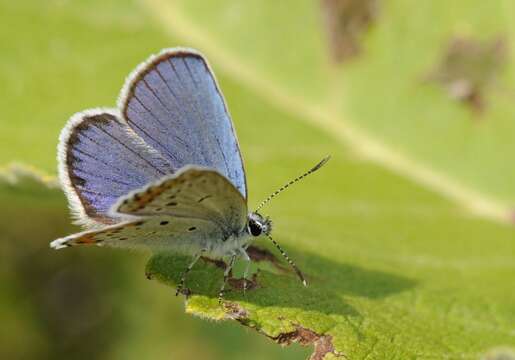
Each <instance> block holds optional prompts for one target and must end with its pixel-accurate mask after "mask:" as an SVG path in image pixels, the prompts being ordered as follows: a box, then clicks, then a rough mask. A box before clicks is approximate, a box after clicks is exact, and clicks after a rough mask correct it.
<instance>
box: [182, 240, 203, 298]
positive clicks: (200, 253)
mask: <svg viewBox="0 0 515 360" xmlns="http://www.w3.org/2000/svg"><path fill="white" fill-rule="evenodd" d="M204 251H206V249H202V250H200V251H199V252H198V254H197V255H195V257H194V258H193V261H192V262H191V264H189V265H188V267H187V268H186V270H184V272H183V273H182V275H181V280H180V281H179V285H177V291H176V292H175V296H178V295H179V294H180V292H181V291H182V288H183V287H184V283H185V282H186V276H187V275H188V273H189V272H190V270H191V269H192V268H193V266H195V263H196V262H197V261H198V259H200V257H201V256H202V254H203V253H204Z"/></svg>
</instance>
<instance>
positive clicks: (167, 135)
mask: <svg viewBox="0 0 515 360" xmlns="http://www.w3.org/2000/svg"><path fill="white" fill-rule="evenodd" d="M119 106H120V109H121V111H122V115H123V117H124V118H125V120H126V121H127V124H128V125H129V126H130V127H131V128H132V129H133V130H134V131H135V132H136V133H137V134H138V135H139V136H141V137H142V138H143V139H144V140H145V142H147V143H148V144H149V145H151V146H152V147H153V148H155V149H156V150H158V151H159V152H161V154H162V155H163V156H164V157H165V158H166V159H167V160H168V161H169V162H170V163H171V164H172V165H173V166H174V168H175V169H180V168H182V167H183V166H185V165H200V166H204V167H210V168H214V169H216V170H217V171H218V172H219V173H221V174H222V175H224V176H226V177H227V178H228V179H229V180H230V181H231V182H232V184H233V185H234V186H235V187H236V188H237V189H238V190H239V191H240V193H241V194H242V195H243V197H244V198H247V187H246V180H245V171H244V169H243V163H242V159H241V155H240V150H239V146H238V141H237V139H236V134H235V132H234V129H233V124H232V121H231V118H230V116H229V113H228V111H227V107H226V105H225V101H224V99H223V96H222V94H221V92H220V90H219V88H218V85H217V83H216V80H215V77H214V75H213V73H212V72H211V69H210V68H209V65H208V64H207V61H206V60H205V59H204V57H203V56H202V55H200V54H199V53H197V52H195V51H193V50H187V49H167V50H164V51H162V52H161V53H160V54H159V55H157V56H152V57H151V58H150V59H149V60H148V61H147V62H145V63H143V64H141V65H140V66H139V67H138V68H137V69H136V70H135V71H134V73H133V74H132V75H131V76H130V77H129V78H128V80H127V82H126V85H125V87H124V90H123V91H122V95H121V96H120V100H119Z"/></svg>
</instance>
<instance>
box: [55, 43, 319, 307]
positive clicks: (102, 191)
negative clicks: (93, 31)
mask: <svg viewBox="0 0 515 360" xmlns="http://www.w3.org/2000/svg"><path fill="white" fill-rule="evenodd" d="M328 159H329V157H327V158H325V159H323V160H322V161H321V162H320V163H318V164H317V165H316V166H315V167H313V168H311V169H310V170H309V171H307V172H306V173H304V174H303V175H301V176H299V177H297V178H295V179H293V180H292V181H290V182H288V183H287V184H286V185H284V186H283V187H281V188H280V189H279V190H277V191H275V192H274V193H273V194H271V195H270V196H269V197H268V198H266V199H265V200H264V201H263V202H262V203H261V204H260V205H259V206H258V208H257V209H256V210H255V211H251V212H249V211H248V208H247V183H246V176H245V170H244V167H243V161H242V157H241V153H240V148H239V145H238V140H237V137H236V133H235V131H234V126H233V123H232V120H231V117H230V115H229V112H228V110H227V106H226V103H225V100H224V98H223V95H222V93H221V92H220V89H219V87H218V83H217V81H216V78H215V76H214V74H213V72H212V71H211V68H210V66H209V64H208V62H207V60H206V59H205V57H204V56H203V55H202V54H200V53H199V52H197V51H195V50H192V49H185V48H173V49H164V50H162V51H161V52H160V53H159V54H157V55H152V56H151V57H150V58H149V59H148V60H147V61H145V62H143V63H142V64H140V65H139V66H138V67H137V68H136V69H135V70H134V71H133V72H132V73H131V74H130V75H129V76H128V78H127V80H126V82H125V85H124V86H123V88H122V91H121V94H120V96H119V98H118V104H117V108H115V109H107V108H97V109H90V110H85V111H82V112H79V113H77V114H75V115H73V116H72V117H71V118H70V120H69V121H68V123H67V124H66V126H65V127H64V128H63V130H62V132H61V135H60V139H59V145H58V163H59V168H58V172H59V180H60V183H61V185H62V188H63V189H64V192H65V194H66V196H67V198H68V202H69V205H70V209H71V212H72V214H73V216H74V217H75V219H76V223H78V224H80V225H83V226H84V227H85V228H86V230H85V231H83V232H79V233H76V234H72V235H69V236H66V237H64V238H60V239H57V240H54V241H52V242H51V243H50V246H51V247H52V248H54V249H61V248H65V247H71V246H76V245H99V246H109V247H120V248H149V249H152V250H155V251H161V250H166V251H174V252H177V253H181V254H188V255H191V256H193V261H192V262H191V264H190V265H189V266H188V268H187V269H186V270H185V271H184V272H183V274H182V276H181V280H180V282H179V284H178V286H177V293H176V294H179V293H180V292H181V290H182V288H183V287H184V284H185V280H186V275H187V274H188V272H189V271H190V270H191V269H192V267H193V266H194V264H195V262H196V261H197V260H198V259H199V258H200V257H201V256H207V257H210V258H224V257H230V260H229V265H228V266H227V267H226V270H225V274H224V281H223V284H222V287H221V290H220V292H219V299H220V301H222V296H223V292H224V288H225V285H226V282H227V280H228V276H229V273H230V270H231V268H232V266H233V264H234V262H235V259H236V258H237V257H239V256H241V257H242V258H244V259H245V260H247V261H248V263H247V264H250V258H249V256H248V255H247V253H246V249H247V247H248V246H249V244H250V242H251V241H252V240H253V239H254V238H257V237H259V236H261V235H264V236H266V237H268V238H269V239H270V240H271V241H272V242H273V243H274V245H275V246H276V247H277V248H278V249H279V251H280V252H281V254H282V255H283V256H284V257H285V259H286V260H287V261H288V263H289V264H290V265H291V266H292V267H293V269H294V271H295V272H296V273H297V275H298V276H299V278H300V279H301V281H302V282H303V283H304V285H306V281H305V279H304V276H303V275H302V273H301V272H300V271H299V269H298V268H297V266H295V264H294V263H293V261H291V259H290V258H289V257H288V256H287V255H286V253H285V252H284V250H283V249H282V248H281V247H280V246H279V244H278V243H277V242H275V240H274V239H273V238H272V237H271V231H272V223H271V221H270V219H269V218H268V217H265V216H263V215H261V214H260V213H259V210H260V209H261V207H263V205H265V204H266V203H268V202H269V201H270V200H271V199H272V198H273V197H275V196H276V195H277V194H279V193H280V192H282V191H283V190H284V189H286V188H287V187H288V186H290V185H291V184H293V183H295V182H297V181H299V180H300V179H302V178H304V177H305V176H307V175H309V174H311V173H312V172H314V171H316V170H318V169H319V168H320V167H321V166H322V165H324V164H325V163H326V162H327V160H328ZM247 271H248V266H247V270H246V271H245V275H244V279H245V278H246V274H247Z"/></svg>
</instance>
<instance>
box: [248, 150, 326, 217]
mask: <svg viewBox="0 0 515 360" xmlns="http://www.w3.org/2000/svg"><path fill="white" fill-rule="evenodd" d="M330 158H331V156H326V157H325V158H323V159H322V161H320V162H319V163H318V164H316V165H315V166H313V167H312V168H311V169H309V170H308V171H306V172H305V173H304V174H302V175H300V176H298V177H296V178H295V179H293V180H291V181H289V182H288V183H287V184H284V185H283V186H281V188H279V189H278V190H276V191H274V192H273V193H272V194H271V195H270V196H268V197H267V198H266V199H265V200H263V201H262V202H261V204H259V206H258V207H257V209H256V212H258V211H259V209H261V208H262V207H263V206H264V205H265V204H267V203H268V202H269V201H270V200H272V199H273V198H274V197H276V196H277V195H279V194H280V193H281V192H283V191H284V190H286V189H287V188H288V187H289V186H290V185H293V184H295V183H296V182H297V181H300V180H302V179H304V178H305V177H306V176H308V175H309V174H312V173H314V172H315V171H317V170H318V169H320V168H321V167H322V166H324V165H325V163H326V162H328V161H329V159H330Z"/></svg>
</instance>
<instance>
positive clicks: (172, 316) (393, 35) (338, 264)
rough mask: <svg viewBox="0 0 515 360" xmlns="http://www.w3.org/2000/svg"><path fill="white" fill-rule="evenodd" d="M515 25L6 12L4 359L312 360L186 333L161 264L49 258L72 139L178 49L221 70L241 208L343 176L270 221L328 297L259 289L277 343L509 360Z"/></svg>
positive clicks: (5, 6) (180, 11)
mask: <svg viewBox="0 0 515 360" xmlns="http://www.w3.org/2000/svg"><path fill="white" fill-rule="evenodd" d="M514 15H515V3H514V2H513V1H511V0H496V1H491V2H484V1H479V0H460V1H453V2H449V1H444V0H437V1H431V2H418V1H410V0H383V1H382V0H366V1H359V0H320V1H315V0H301V1H297V0H287V1H281V2H277V1H263V0H249V1H234V0H213V1H201V0H182V1H171V0H168V1H167V0H140V1H121V0H107V1H106V0H103V1H101V0H87V1H71V0H48V1H44V2H43V1H35V0H24V1H16V2H13V1H7V0H0V93H1V95H2V96H1V97H0V169H1V170H0V204H1V207H0V250H1V252H0V278H1V281H0V286H1V288H0V305H1V306H0V319H1V321H2V326H1V328H0V358H2V359H32V358H34V359H36V358H37V359H58V358H73V359H75V358H77V359H81V358H89V359H91V358H95V359H119V358H122V359H140V358H144V359H187V358H188V359H189V358H199V359H200V358H201V359H242V358H245V359H248V360H251V359H264V358H271V359H275V358H277V359H289V358H291V359H299V358H301V359H302V358H306V357H308V356H309V354H310V353H311V351H312V349H310V348H306V347H301V346H300V345H293V346H290V347H288V348H281V347H279V346H278V345H276V344H274V343H273V341H271V340H270V339H267V338H266V337H265V336H261V335H258V333H257V332H255V331H254V330H252V329H248V328H246V327H242V326H241V325H239V324H238V323H236V322H230V321H225V322H212V321H206V320H203V319H200V318H198V317H193V316H191V315H187V314H185V313H184V301H183V299H181V298H176V297H175V296H174V289H173V288H170V287H168V286H164V285H162V284H159V283H157V282H155V281H148V280H147V279H146V278H145V276H144V268H145V263H146V261H147V260H148V258H149V256H148V254H140V253H131V252H123V251H114V250H109V249H98V248H93V249H69V250H66V251H63V252H54V251H51V250H50V249H49V248H48V243H49V241H51V240H53V239H55V238H58V237H61V236H63V235H66V234H68V233H71V232H73V231H77V230H78V228H76V227H74V226H72V225H71V224H70V218H69V214H68V209H67V204H66V200H65V198H64V196H63V194H62V193H61V191H60V190H59V189H58V188H57V184H56V181H55V178H54V176H55V174H56V160H55V149H56V145H57V138H58V134H59V131H60V129H61V128H62V127H63V125H64V124H65V122H66V120H67V119H68V118H69V116H70V115H72V114H73V113H74V112H77V111H79V110H82V109H85V108H90V107H98V106H108V107H109V106H114V104H115V100H116V97H117V95H118V92H119V89H120V88H121V86H122V84H123V81H124V78H125V76H126V75H127V74H128V73H129V72H130V71H131V70H132V69H133V68H134V67H135V66H136V65H137V64H138V63H140V62H141V61H143V60H144V59H146V58H147V57H148V56H149V55H150V54H152V53H155V52H157V51H159V50H160V49H161V48H165V47H174V46H187V47H194V48H197V49H199V50H200V51H202V52H203V53H205V55H206V56H207V57H208V59H209V60H210V61H211V63H212V67H213V69H214V71H215V73H216V74H217V77H218V80H219V82H220V86H221V88H222V90H223V92H224V94H225V96H226V100H227V102H228V106H229V109H230V111H231V114H232V117H233V120H234V122H235V127H236V129H237V132H238V136H239V139H240V144H241V147H242V153H243V156H244V159H245V165H246V170H247V176H248V183H249V189H250V191H249V194H250V198H249V204H250V207H253V206H255V204H257V203H258V202H259V201H260V200H261V199H262V198H264V197H265V196H266V195H268V193H269V192H271V191H273V190H274V189H275V188H276V187H277V186H279V185H281V184H282V183H283V182H285V181H286V180H288V179H290V178H291V177H293V176H295V175H297V174H298V173H299V172H301V171H303V170H304V169H306V168H308V167H309V166H311V165H312V164H313V163H315V162H317V161H318V160H319V159H320V158H322V157H323V156H325V155H326V154H332V156H333V159H332V160H331V162H330V163H329V165H328V166H327V167H326V168H324V170H323V171H321V172H320V173H318V174H317V175H316V176H313V177H312V178H310V179H309V180H307V181H305V182H304V183H303V184H300V185H299V186H298V187H296V188H295V189H292V190H290V191H288V192H286V193H284V194H283V195H281V197H280V198H279V199H277V200H274V203H273V204H271V205H270V207H269V208H267V212H268V213H269V214H270V215H271V216H272V218H273V219H274V220H275V223H276V235H275V237H276V239H277V240H278V241H279V242H280V243H281V244H282V245H283V246H284V247H285V248H286V249H287V250H288V249H289V250H290V252H291V253H292V255H294V258H295V259H297V260H298V263H299V265H300V266H301V268H302V269H303V270H304V271H305V272H306V273H307V274H308V277H309V278H311V279H313V282H315V284H314V285H313V287H312V288H311V289H312V290H311V291H309V290H306V291H308V292H306V293H296V292H297V291H304V290H298V289H299V288H298V287H290V286H289V285H288V287H280V286H282V285H283V283H282V282H280V281H279V282H277V283H274V275H273V274H271V273H268V274H267V273H266V271H265V273H264V275H263V279H264V281H269V282H270V287H269V288H270V289H271V291H270V292H266V289H264V290H262V291H261V292H260V291H256V292H253V293H252V294H251V295H250V297H249V298H247V300H248V304H246V305H245V306H248V307H247V308H248V309H249V311H252V312H253V314H254V313H255V314H260V317H259V319H257V320H256V319H253V321H254V320H255V321H256V324H258V326H259V327H260V328H261V329H263V332H264V333H266V334H268V335H273V334H275V335H276V334H278V333H279V332H280V331H281V329H282V328H281V327H280V326H278V325H277V324H276V321H277V318H273V319H272V315H270V313H274V314H276V313H278V314H283V315H284V317H285V318H286V319H287V320H288V321H290V323H291V324H293V323H295V324H300V325H302V326H306V327H308V325H309V327H310V328H312V329H317V332H318V333H319V334H326V335H329V336H331V337H332V339H333V344H334V347H335V351H334V354H332V355H330V356H336V355H335V354H344V355H345V356H347V358H349V359H365V358H367V357H368V358H369V359H370V358H371V359H406V358H424V359H425V358H428V359H440V358H448V359H455V358H456V359H458V358H459V359H476V358H480V357H482V356H483V354H486V353H489V352H491V351H495V349H496V348H499V347H515V335H514V334H515V325H514V324H515V286H514V279H515V243H514V241H515V236H514V231H513V227H512V223H513V221H514V218H515V215H514V214H515V212H514V211H513V209H514V207H513V204H514V200H515V166H514V164H515V161H514V160H515V107H514V106H513V105H514V104H515V65H514V64H515V60H514V59H515V54H514V52H515V50H514V49H515V23H514V22H513V21H512V19H513V17H514ZM262 246H266V243H265V242H263V243H262ZM291 281H295V279H292V280H291ZM277 284H280V285H277ZM287 284H289V282H288V283H287ZM274 286H276V287H277V288H274ZM285 286H286V285H285ZM286 290H288V291H290V292H293V293H291V294H283V293H281V291H286ZM280 296H283V298H280ZM288 296H290V297H288ZM327 297H329V298H330V299H328V298H327ZM256 299H257V300H256ZM262 299H266V301H261V300H262ZM300 299H303V300H304V301H305V303H303V304H300V302H301V300H300ZM237 300H238V301H240V300H241V301H242V302H243V303H244V301H245V299H244V298H241V299H240V298H237ZM289 304H291V306H288V305H289ZM270 309H273V312H271V311H268V310H270ZM342 309H344V310H342ZM190 311H192V312H196V313H197V314H198V315H203V314H202V311H203V310H198V308H197V310H191V309H190ZM267 311H268V312H267ZM206 314H208V311H206ZM321 314H323V315H321ZM206 316H208V315H206ZM328 319H329V320H328ZM281 321H282V320H281ZM492 349H494V350H492Z"/></svg>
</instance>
